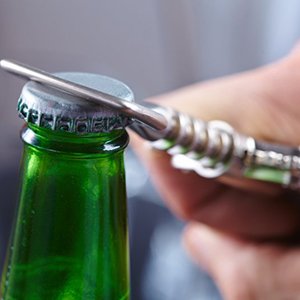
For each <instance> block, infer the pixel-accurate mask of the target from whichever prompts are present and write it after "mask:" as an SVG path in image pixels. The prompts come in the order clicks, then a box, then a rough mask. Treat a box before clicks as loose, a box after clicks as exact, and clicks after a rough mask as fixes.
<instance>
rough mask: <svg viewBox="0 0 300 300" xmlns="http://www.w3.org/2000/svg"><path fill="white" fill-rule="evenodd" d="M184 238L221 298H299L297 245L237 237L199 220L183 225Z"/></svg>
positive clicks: (299, 255)
mask: <svg viewBox="0 0 300 300" xmlns="http://www.w3.org/2000/svg"><path fill="white" fill-rule="evenodd" d="M184 241H185V245H186V248H187V250H188V252H189V253H190V254H191V256H192V257H193V258H194V259H195V261H196V262H197V263H199V264H200V265H202V267H204V268H205V269H206V270H207V271H208V273H210V275H211V276H212V277H213V279H214V280H215V282H216V284H217V285H218V287H219V289H220V291H221V293H222V294H223V296H224V298H225V299H229V300H238V299H243V300H250V299H251V300H253V299H274V300H276V299H299V294H300V268H299V267H300V250H299V248H288V247H282V246H278V245H270V244H255V243H249V242H246V241H242V240H237V239H235V238H233V237H229V236H228V235H226V234H223V233H221V232H218V231H215V230H212V229H211V228H209V227H207V226H204V225H200V224H199V223H198V224H196V223H194V224H191V225H189V226H188V227H187V229H186V231H185V235H184Z"/></svg>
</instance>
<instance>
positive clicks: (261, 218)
mask: <svg viewBox="0 0 300 300" xmlns="http://www.w3.org/2000/svg"><path fill="white" fill-rule="evenodd" d="M135 142H136V141H135ZM143 146H144V147H143ZM135 148H136V151H137V152H138V153H139V154H140V156H142V157H143V162H144V163H145V164H146V165H147V168H148V170H149V173H150V174H151V177H152V180H153V182H154V183H155V185H156V186H157V188H158V190H159V191H160V194H161V196H162V198H163V199H165V200H166V201H167V204H168V206H169V207H170V208H171V209H172V211H173V212H174V213H175V214H176V215H177V216H179V217H181V218H183V219H186V220H195V221H200V222H202V223H205V224H208V225H210V226H213V227H216V228H219V229H222V230H225V231H230V232H233V233H236V234H240V235H243V236H247V237H252V238H253V237H257V238H265V237H281V236H284V235H289V234H290V235H292V234H295V232H297V231H298V228H299V227H300V207H299V205H300V201H298V200H297V195H289V194H286V193H280V194H279V193H278V192H276V193H278V195H277V194H276V193H261V191H260V192H259V193H258V192H257V191H256V189H254V191H255V192H254V191H252V192H251V191H247V192H245V191H244V190H239V189H232V188H229V187H227V186H225V185H224V184H220V183H218V182H215V181H212V180H209V179H204V178H201V177H199V176H198V175H197V174H195V173H184V172H182V171H180V170H177V169H174V168H173V167H172V166H171V165H170V161H169V157H168V155H167V154H166V153H163V152H161V151H155V150H154V151H149V150H148V149H147V148H148V147H147V146H146V145H145V144H143V143H139V144H138V145H135ZM274 191H276V189H274Z"/></svg>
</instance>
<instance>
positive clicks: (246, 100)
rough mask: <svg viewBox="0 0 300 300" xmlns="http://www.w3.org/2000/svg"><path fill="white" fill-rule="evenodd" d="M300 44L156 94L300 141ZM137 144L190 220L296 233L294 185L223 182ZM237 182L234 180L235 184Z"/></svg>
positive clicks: (202, 114)
mask: <svg viewBox="0 0 300 300" xmlns="http://www.w3.org/2000/svg"><path fill="white" fill-rule="evenodd" d="M299 82H300V51H295V52H294V53H293V54H292V55H290V56H289V57H288V58H286V59H283V60H282V61H280V62H278V63H276V64H273V65H270V66H267V67H264V68H261V69H258V70H254V71H251V72H247V73H244V74H238V75H235V76H230V77H227V78H224V79H218V80H214V81H210V82H207V83H201V84H196V85H192V86H189V87H186V88H183V89H181V90H178V91H175V92H173V93H170V94H166V95H163V96H159V97H157V98H154V99H151V100H152V101H156V102H159V104H160V105H165V106H170V107H173V108H174V109H177V110H179V111H183V112H186V113H188V114H190V115H192V116H193V117H196V118H197V117H198V118H200V119H203V120H214V119H217V120H224V121H226V122H228V123H229V124H231V125H232V126H233V127H234V128H235V129H236V130H238V131H239V132H241V133H244V134H248V135H251V136H253V137H255V138H257V139H261V140H265V141H272V142H275V143H281V144H287V145H294V146H296V145H299V144H300V135H299V133H298V132H299V130H300V121H299V120H300V106H299V105H297V101H298V99H299V98H300V84H299ZM132 140H133V145H134V146H135V147H134V148H135V150H136V152H137V153H138V154H139V155H140V157H141V158H142V160H143V161H144V163H145V164H146V165H147V167H148V169H149V171H150V172H149V173H150V174H151V176H152V179H153V181H154V183H155V184H156V186H157V188H158V190H159V191H160V193H161V195H162V198H163V199H165V200H166V202H167V204H168V205H169V207H170V208H171V209H172V210H173V211H174V212H175V213H176V214H177V215H178V216H180V217H182V218H184V219H186V220H195V221H200V222H203V223H205V224H207V225H210V226H213V227H216V228H219V229H222V230H224V231H228V232H231V233H236V234H239V235H242V236H244V237H245V236H246V237H255V238H259V237H262V238H266V237H272V238H273V237H278V236H286V235H287V234H293V233H295V232H297V231H298V230H299V228H300V218H299V217H300V210H299V203H300V202H298V201H295V199H294V198H297V196H295V195H293V193H291V192H288V191H286V190H283V189H282V188H281V187H279V186H276V185H270V184H268V185H267V184H265V183H261V182H254V181H245V182H242V183H241V182H233V181H231V182H228V181H227V182H225V184H224V182H221V183H220V182H217V181H215V180H213V181H212V180H209V179H204V178H201V177H199V176H198V175H197V174H195V173H188V174H187V173H183V172H182V171H180V170H176V169H174V168H173V167H172V166H171V165H170V158H169V156H168V155H167V154H165V153H163V152H160V151H156V150H151V149H150V148H149V147H147V146H146V147H141V145H145V143H144V142H143V141H141V140H139V139H137V138H133V139H132ZM232 187H235V188H232Z"/></svg>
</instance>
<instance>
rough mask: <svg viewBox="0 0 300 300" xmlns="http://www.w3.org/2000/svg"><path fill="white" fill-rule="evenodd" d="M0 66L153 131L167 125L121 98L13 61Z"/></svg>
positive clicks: (155, 115) (145, 108)
mask: <svg viewBox="0 0 300 300" xmlns="http://www.w3.org/2000/svg"><path fill="white" fill-rule="evenodd" d="M0 66H1V68H3V69H4V70H6V71H8V72H11V73H14V74H17V75H19V76H22V77H25V78H28V79H30V80H32V81H36V82H39V83H42V84H45V85H48V86H51V87H53V88H56V89H59V90H62V91H64V92H68V93H70V94H72V95H75V96H79V97H82V98H85V99H86V100H88V101H91V102H93V103H97V104H100V105H105V106H107V107H109V108H111V109H115V110H118V111H119V112H121V113H123V114H124V115H126V116H128V117H131V118H134V119H137V120H139V121H140V122H142V123H143V124H145V125H147V126H149V127H151V128H153V129H155V130H163V129H165V128H166V127H167V125H168V124H167V120H166V119H165V117H164V116H162V115H160V114H159V113H157V112H155V111H153V110H151V109H148V108H147V107H144V106H142V105H138V104H136V103H133V102H127V101H124V100H123V99H121V98H118V97H115V96H112V95H109V94H106V93H103V92H100V91H96V90H94V89H91V88H88V87H86V86H83V85H80V84H77V83H74V82H72V81H69V80H65V79H62V78H59V77H57V76H55V75H53V74H50V73H48V72H45V71H42V70H39V69H36V68H33V67H31V66H28V65H25V64H22V63H19V62H16V61H13V60H1V61H0Z"/></svg>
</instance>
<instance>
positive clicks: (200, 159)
mask: <svg viewBox="0 0 300 300" xmlns="http://www.w3.org/2000/svg"><path fill="white" fill-rule="evenodd" d="M155 110H156V111H158V112H159V113H161V114H163V115H164V116H166V117H167V119H168V124H169V126H168V128H167V129H166V130H165V131H164V132H160V133H159V134H160V138H158V137H157V136H158V134H157V132H155V133H154V132H153V131H151V129H144V132H143V135H144V138H147V139H149V140H155V141H154V142H152V145H153V147H154V148H156V149H160V150H163V151H166V152H168V153H169V154H170V155H172V163H173V165H174V166H175V167H177V168H180V169H184V170H193V171H195V172H197V173H198V174H199V175H201V176H203V177H206V178H216V177H220V176H224V177H235V178H240V179H241V178H250V179H256V180H263V181H268V182H273V183H279V184H281V185H283V186H286V187H289V188H292V189H296V190H300V181H299V178H300V156H299V155H300V151H299V148H292V147H285V146H279V145H274V144H270V143H264V142H259V141H256V140H255V139H254V138H253V137H249V136H245V135H242V134H240V133H238V132H236V131H235V130H234V129H233V128H232V127H231V126H230V125H229V124H228V123H226V122H223V121H210V122H203V121H201V120H199V119H195V118H192V117H191V116H189V115H186V114H184V113H181V112H176V111H174V110H172V109H170V108H162V107H159V108H158V107H157V108H155Z"/></svg>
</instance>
